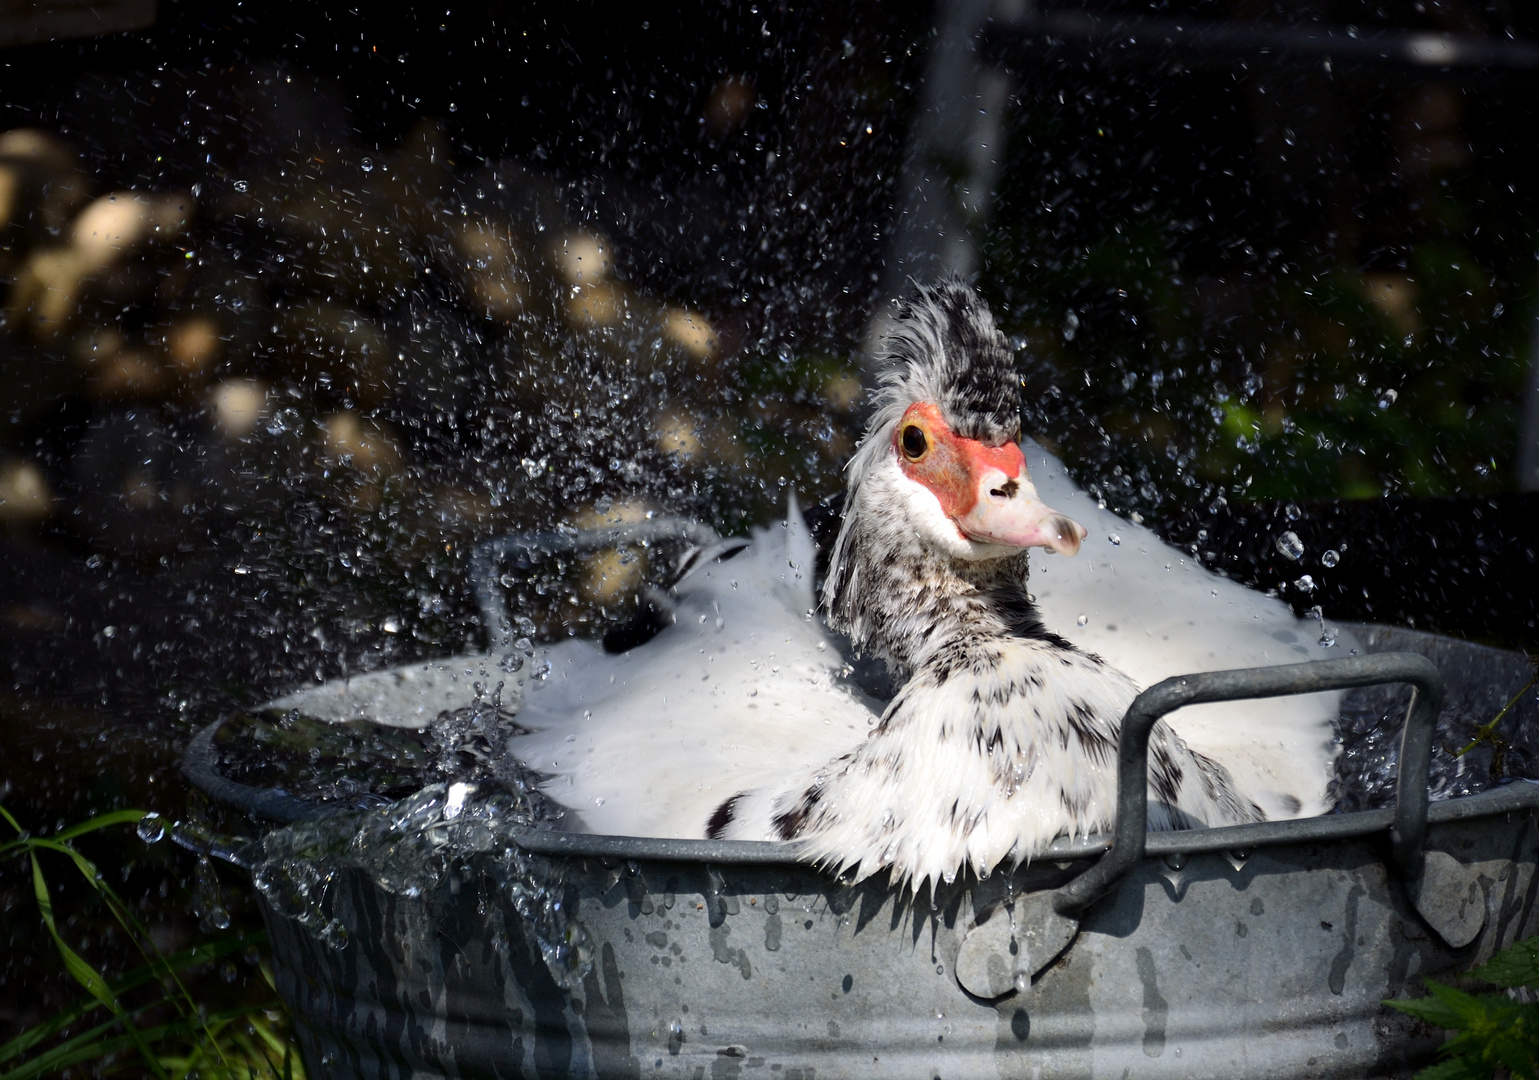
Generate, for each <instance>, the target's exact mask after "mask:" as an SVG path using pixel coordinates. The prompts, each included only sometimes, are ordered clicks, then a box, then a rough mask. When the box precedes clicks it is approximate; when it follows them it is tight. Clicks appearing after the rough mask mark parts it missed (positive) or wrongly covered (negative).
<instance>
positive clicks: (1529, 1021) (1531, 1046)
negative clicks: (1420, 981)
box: [1385, 938, 1539, 1080]
mask: <svg viewBox="0 0 1539 1080" xmlns="http://www.w3.org/2000/svg"><path fill="white" fill-rule="evenodd" d="M1469 977H1470V978H1471V979H1477V980H1479V981H1481V982H1487V983H1493V984H1495V985H1496V986H1500V987H1505V988H1506V989H1508V990H1511V991H1517V992H1518V993H1519V994H1524V995H1525V996H1514V995H1513V994H1511V993H1501V994H1470V993H1466V992H1465V991H1463V990H1459V989H1456V988H1454V987H1452V986H1448V985H1446V984H1444V983H1440V982H1438V981H1436V980H1435V979H1427V980H1425V981H1426V984H1427V996H1426V997H1424V998H1418V999H1416V1000H1414V1001H1387V1002H1385V1004H1386V1005H1389V1006H1390V1007H1391V1008H1394V1009H1398V1010H1399V1011H1400V1012H1403V1013H1406V1014H1408V1015H1410V1016H1414V1017H1416V1018H1417V1019H1418V1020H1425V1021H1426V1022H1427V1023H1429V1024H1432V1025H1433V1026H1435V1027H1440V1028H1446V1029H1448V1030H1449V1031H1452V1032H1454V1036H1453V1037H1452V1038H1451V1039H1449V1040H1448V1041H1447V1042H1446V1043H1444V1044H1443V1047H1442V1054H1443V1056H1444V1058H1445V1060H1443V1061H1440V1062H1438V1063H1437V1064H1436V1065H1431V1066H1429V1067H1427V1068H1425V1069H1423V1070H1421V1071H1420V1072H1419V1073H1417V1074H1416V1078H1417V1080H1490V1078H1491V1077H1493V1076H1496V1075H1498V1071H1499V1070H1505V1071H1506V1072H1507V1074H1508V1075H1510V1076H1512V1077H1514V1078H1517V1080H1533V1078H1534V1077H1535V1076H1539V1002H1535V1001H1532V1000H1528V998H1531V997H1532V994H1533V990H1534V989H1536V988H1539V938H1529V939H1528V940H1526V941H1519V942H1517V943H1516V944H1514V945H1512V946H1510V947H1508V948H1506V949H1503V950H1502V951H1501V952H1499V953H1497V954H1496V955H1495V956H1493V957H1491V959H1490V960H1487V961H1486V962H1485V963H1484V964H1482V965H1480V966H1479V967H1477V968H1474V969H1473V970H1471V971H1470V973H1469Z"/></svg>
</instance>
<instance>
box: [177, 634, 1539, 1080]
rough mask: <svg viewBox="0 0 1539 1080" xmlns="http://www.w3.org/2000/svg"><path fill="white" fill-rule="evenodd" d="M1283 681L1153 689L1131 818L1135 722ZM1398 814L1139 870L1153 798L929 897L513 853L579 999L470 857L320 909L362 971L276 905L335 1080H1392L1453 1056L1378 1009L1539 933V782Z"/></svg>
mask: <svg viewBox="0 0 1539 1080" xmlns="http://www.w3.org/2000/svg"><path fill="white" fill-rule="evenodd" d="M1360 633H1361V635H1362V638H1363V640H1364V641H1365V642H1366V644H1367V647H1368V648H1369V649H1370V650H1384V649H1388V648H1394V649H1406V648H1412V649H1414V650H1415V651H1417V652H1422V653H1431V654H1434V655H1436V656H1437V658H1438V662H1439V663H1438V666H1439V667H1441V669H1442V674H1443V676H1444V678H1445V679H1446V680H1447V682H1448V683H1449V684H1450V685H1451V686H1452V688H1453V691H1454V694H1455V696H1456V697H1457V696H1459V695H1461V694H1462V695H1466V696H1469V695H1473V696H1476V697H1479V696H1482V695H1484V696H1485V697H1490V695H1491V692H1492V691H1491V689H1490V688H1491V685H1492V683H1493V680H1496V681H1500V680H1501V679H1503V678H1505V677H1507V676H1511V675H1513V674H1515V673H1521V671H1522V666H1523V665H1522V658H1521V657H1515V656H1514V655H1512V654H1506V653H1500V652H1497V651H1495V650H1488V649H1482V648H1480V647H1477V646H1467V645H1463V644H1461V643H1456V642H1449V641H1447V640H1446V639H1438V638H1434V637H1431V636H1430V635H1421V634H1416V633H1414V632H1408V631H1386V630H1383V629H1381V628H1372V627H1365V628H1360ZM1354 663H1357V662H1356V661H1351V662H1347V663H1346V664H1345V665H1342V664H1338V665H1336V666H1335V669H1334V670H1336V671H1337V673H1338V676H1339V678H1340V679H1343V680H1344V683H1343V684H1349V685H1362V684H1363V683H1365V682H1370V681H1377V680H1379V679H1380V678H1382V677H1384V676H1385V674H1386V672H1385V670H1380V669H1375V668H1374V667H1373V664H1374V663H1377V660H1376V658H1374V657H1367V658H1363V662H1362V663H1358V666H1357V668H1353V664H1354ZM1396 665H1398V666H1396ZM1329 666H1330V665H1320V664H1316V665H1310V667H1311V668H1314V669H1322V668H1326V667H1329ZM1381 667H1382V665H1381ZM1390 667H1391V668H1393V670H1391V671H1389V672H1388V675H1389V676H1391V677H1393V678H1396V679H1399V678H1412V679H1419V680H1421V682H1422V688H1421V690H1420V691H1418V693H1417V695H1416V699H1417V705H1416V706H1414V707H1413V710H1412V712H1413V721H1414V717H1415V714H1416V713H1417V711H1418V710H1419V711H1420V713H1421V719H1420V721H1419V722H1413V723H1412V724H1411V725H1410V728H1415V727H1417V725H1418V723H1419V724H1420V734H1419V735H1418V734H1415V733H1414V732H1413V735H1412V737H1411V738H1408V739H1407V740H1406V742H1405V744H1404V745H1403V748H1402V760H1403V761H1404V762H1405V763H1406V764H1407V765H1408V766H1410V767H1411V768H1410V769H1408V770H1406V772H1407V774H1410V773H1415V774H1416V775H1420V776H1424V775H1425V768H1426V760H1427V759H1426V756H1425V749H1426V745H1427V743H1428V742H1429V741H1430V736H1431V727H1430V725H1431V718H1432V716H1433V715H1434V714H1435V711H1436V710H1435V704H1436V703H1435V700H1433V699H1435V697H1436V695H1437V693H1438V688H1437V687H1436V686H1434V685H1431V684H1430V683H1428V682H1427V681H1426V679H1427V669H1429V668H1430V667H1431V665H1426V664H1425V662H1422V667H1420V668H1418V667H1417V665H1416V663H1415V661H1414V659H1403V660H1397V661H1394V662H1392V663H1391V664H1390ZM1348 669H1351V670H1348ZM1268 670H1270V671H1271V672H1273V673H1274V674H1273V675H1266V674H1264V673H1263V674H1261V675H1259V676H1258V675H1257V674H1256V673H1250V674H1247V675H1245V676H1244V677H1243V678H1241V679H1240V683H1244V685H1239V684H1236V683H1234V681H1233V680H1231V683H1230V684H1228V685H1217V684H1214V683H1212V682H1206V683H1205V682H1204V678H1206V677H1193V679H1192V680H1190V681H1189V682H1186V683H1184V685H1178V686H1173V687H1170V686H1168V687H1166V689H1165V690H1164V691H1162V692H1163V693H1164V694H1165V697H1166V699H1165V700H1163V701H1161V700H1153V698H1158V696H1159V695H1157V694H1155V691H1154V690H1151V691H1149V692H1146V694H1145V695H1144V697H1143V698H1141V699H1140V701H1141V702H1145V706H1146V707H1145V709H1144V712H1145V715H1144V717H1143V720H1142V721H1139V720H1138V719H1137V718H1135V717H1134V715H1133V713H1136V712H1138V710H1139V706H1137V705H1135V708H1134V710H1133V712H1130V716H1129V721H1128V722H1127V723H1126V724H1125V729H1126V730H1127V731H1132V732H1134V735H1133V736H1128V735H1125V737H1124V742H1123V757H1124V761H1123V766H1124V769H1125V772H1124V778H1125V779H1124V782H1123V790H1124V792H1133V788H1134V787H1137V786H1138V783H1137V779H1138V778H1141V777H1142V775H1143V772H1142V769H1143V764H1142V749H1141V747H1139V746H1138V745H1130V744H1136V743H1137V742H1138V739H1137V736H1136V729H1137V728H1139V727H1140V723H1141V724H1142V728H1143V731H1144V732H1145V733H1146V732H1147V729H1148V726H1149V725H1150V724H1152V723H1153V722H1154V719H1156V718H1157V717H1158V715H1159V714H1160V711H1161V710H1162V709H1167V708H1170V707H1173V706H1174V705H1176V704H1179V703H1180V702H1181V701H1182V700H1195V699H1194V698H1193V694H1198V695H1200V694H1202V693H1223V694H1226V695H1227V696H1241V697H1243V696H1257V694H1256V691H1257V686H1258V685H1259V684H1258V683H1256V682H1255V679H1256V678H1258V677H1259V678H1260V679H1262V681H1263V682H1265V680H1266V679H1268V678H1270V679H1272V681H1273V682H1277V677H1276V676H1275V672H1277V671H1279V670H1281V669H1268ZM1343 673H1344V674H1343ZM1431 678H1432V680H1433V681H1434V682H1435V681H1436V672H1435V671H1433V674H1432V676H1431ZM1247 679H1249V680H1251V681H1250V682H1246V680H1247ZM1220 682H1222V679H1220ZM1162 686H1165V684H1162ZM1237 687H1238V689H1239V690H1242V691H1245V692H1243V693H1238V692H1235V691H1236V689H1237ZM1311 688H1318V687H1311ZM1155 690H1159V688H1155ZM1262 690H1263V692H1276V691H1275V688H1274V689H1273V690H1270V691H1268V690H1266V688H1265V687H1263V688H1262ZM1498 690H1499V688H1498ZM1151 695H1153V698H1151ZM1151 702H1152V704H1151ZM1410 728H1408V730H1410ZM1418 738H1419V739H1420V740H1421V751H1420V754H1419V755H1418V751H1417V747H1416V746H1415V745H1414V744H1415V743H1416V741H1417V739H1418ZM199 754H200V752H199V749H198V747H197V746H196V745H195V746H194V747H193V749H192V751H190V753H189V757H188V760H187V769H188V772H189V775H191V776H192V777H193V778H194V780H195V781H196V782H197V783H199V785H200V786H202V787H204V788H205V789H206V790H208V791H210V793H211V794H214V795H215V796H216V797H217V798H220V799H222V800H224V801H226V802H227V803H230V804H233V805H235V806H240V807H244V808H246V809H249V810H253V811H258V812H262V813H265V814H267V815H269V816H275V817H292V816H298V815H302V814H303V813H305V812H306V811H305V810H304V809H303V808H300V807H294V806H292V805H289V804H287V803H285V802H284V798H285V797H283V796H281V795H278V794H276V793H273V792H258V791H254V790H253V789H249V788H246V789H240V788H239V786H238V785H230V784H229V783H228V782H226V781H223V780H222V779H221V778H220V777H218V776H217V774H216V773H215V772H214V770H212V769H211V768H210V767H209V762H208V760H207V758H206V756H205V757H201V758H200V756H199ZM1418 762H1419V767H1418ZM1127 777H1133V778H1134V779H1135V782H1134V783H1128V782H1127V780H1126V778H1127ZM1408 789H1409V790H1408V791H1403V792H1402V793H1403V794H1405V795H1406V796H1407V797H1406V798H1405V799H1404V800H1402V802H1401V804H1400V805H1399V806H1398V807H1397V809H1396V810H1395V811H1390V810H1378V811H1369V812H1365V813H1360V814H1350V815H1333V816H1327V817H1322V818H1316V819H1311V820H1307V821H1301V822H1283V823H1275V824H1267V825H1259V826H1243V827H1237V828H1230V829H1213V830H1203V831H1197V832H1189V833H1174V834H1172V833H1165V834H1149V835H1148V837H1147V842H1146V843H1140V842H1139V841H1142V840H1143V839H1144V837H1143V833H1142V822H1141V821H1137V822H1133V821H1130V820H1129V819H1130V818H1132V817H1136V816H1139V815H1136V814H1133V813H1132V812H1131V808H1132V807H1134V806H1137V807H1140V808H1141V806H1142V793H1141V790H1139V791H1137V792H1133V794H1130V795H1129V797H1128V800H1127V801H1126V803H1127V804H1126V805H1124V806H1123V807H1122V816H1121V818H1120V819H1119V832H1118V840H1117V843H1116V844H1115V846H1114V847H1113V852H1112V854H1110V855H1107V854H1106V852H1107V847H1108V844H1107V841H1106V840H1105V839H1092V840H1089V841H1084V842H1080V843H1073V844H1070V843H1062V844H1060V845H1059V846H1058V847H1057V848H1055V850H1054V851H1053V852H1052V853H1051V854H1050V855H1049V857H1048V858H1047V859H1044V860H1039V861H1037V862H1035V863H1033V864H1032V865H1031V866H1029V867H1025V868H1022V869H1021V870H1019V871H1018V872H1016V873H1014V874H1003V873H1001V874H998V875H995V876H994V877H993V878H990V879H988V880H985V881H977V880H971V879H969V880H966V881H961V882H958V883H957V884H956V885H955V886H952V887H949V888H942V889H941V890H940V892H939V894H938V895H937V896H936V897H934V898H933V899H932V898H931V897H929V896H928V895H926V896H924V897H921V898H920V899H919V900H918V901H915V900H914V899H913V898H912V897H905V896H903V895H900V894H898V893H896V892H894V891H893V890H892V889H890V888H888V887H887V886H886V885H885V883H883V882H879V881H868V882H865V883H862V884H860V885H855V886H851V885H848V884H844V883H841V882H839V881H838V880H836V879H834V878H832V877H830V876H829V875H827V874H824V873H821V872H819V871H818V870H816V869H815V868H812V867H810V866H808V865H806V864H803V863H800V862H797V861H796V860H795V858H794V851H793V850H789V849H787V848H786V847H785V846H783V845H773V844H749V843H724V842H710V841H660V840H644V839H634V838H620V837H596V836H580V835H573V834H562V833H549V832H545V833H538V832H536V833H527V834H523V835H521V836H519V837H518V838H517V840H516V842H517V844H518V845H519V847H520V848H522V849H523V851H524V852H526V853H528V854H530V855H532V856H535V857H537V858H540V859H548V860H551V862H552V863H553V864H556V865H560V866H561V867H563V868H564V870H565V880H566V896H565V905H566V909H567V911H568V913H569V914H571V915H572V916H574V917H575V918H576V919H577V920H578V921H579V922H580V923H581V924H582V925H583V927H585V929H586V931H587V933H588V934H589V935H590V936H591V939H592V942H593V957H594V964H593V967H592V970H591V972H589V973H588V974H587V975H586V976H585V977H584V978H583V979H582V981H581V984H580V985H578V986H574V987H572V988H570V989H563V988H562V987H561V986H560V985H559V984H558V983H557V982H556V980H555V979H554V977H553V976H552V974H551V971H550V969H549V968H547V966H546V965H545V963H544V961H543V960H542V958H541V952H540V949H539V946H538V943H537V942H536V941H535V939H534V936H533V934H532V933H531V932H530V928H529V926H528V925H527V924H526V922H525V920H524V919H523V918H522V917H521V916H520V915H519V914H518V913H517V911H516V910H515V909H514V907H513V905H512V904H511V903H510V902H509V901H508V900H507V898H506V895H505V893H504V892H503V891H502V890H501V889H500V888H498V887H497V885H496V875H495V874H494V873H492V872H491V870H490V868H489V867H487V866H484V865H480V864H478V862H477V860H476V859H474V858H472V859H469V860H466V861H465V862H464V864H463V865H461V866H459V867H457V869H456V872H455V873H454V874H452V875H450V876H449V877H448V878H447V879H446V880H445V882H444V883H443V884H442V886H441V887H439V888H437V889H435V890H431V891H429V892H426V893H424V894H422V895H418V896H412V897H408V896H403V895H396V894H392V893H390V892H387V891H385V890H384V889H381V888H380V887H378V886H377V885H376V884H375V883H374V881H373V880H371V878H370V877H369V876H368V875H366V874H365V873H363V872H362V871H354V872H349V873H346V874H343V875H341V876H340V877H339V878H338V879H337V880H336V881H334V882H333V884H332V886H331V888H330V889H329V890H328V892H327V895H326V898H325V904H326V914H327V915H328V916H329V917H332V918H335V919H337V920H340V922H341V924H343V925H345V926H346V927H347V928H348V929H349V931H350V938H351V943H350V944H349V945H348V946H347V947H346V948H344V949H341V950H337V949H334V948H331V947H329V946H328V945H327V944H325V943H324V942H323V941H322V940H321V939H320V938H319V937H317V936H316V935H315V934H314V933H313V932H311V931H310V930H307V929H305V928H304V927H302V926H301V925H299V924H298V923H297V922H295V921H294V920H292V919H288V918H285V917H284V916H282V915H280V914H278V913H277V912H276V911H274V910H273V909H272V908H271V907H267V908H266V909H265V910H266V916H267V920H268V926H269V930H270V933H271V940H272V945H273V950H274V954H275V959H276V972H277V977H278V987H279V990H280V992H281V993H282V995H283V996H284V998H285V1000H286V1001H287V1002H288V1003H289V1004H290V1006H291V1008H292V1010H293V1013H294V1016H295V1019H296V1022H297V1025H298V1028H299V1031H300V1035H301V1039H302V1043H303V1046H304V1048H305V1053H306V1057H307V1063H308V1064H309V1066H310V1067H311V1069H312V1070H313V1071H314V1073H315V1074H316V1075H325V1076H335V1077H352V1076H359V1077H363V1076H369V1077H375V1076H380V1077H387V1076H388V1077H407V1076H412V1077H436V1076H462V1077H470V1076H476V1077H480V1076H487V1077H491V1076H529V1077H553V1076H582V1077H587V1076H593V1077H620V1076H638V1077H639V1076H644V1075H645V1076H652V1075H660V1076H684V1077H704V1076H706V1075H710V1076H712V1077H717V1076H728V1075H744V1074H745V1071H746V1073H747V1074H748V1075H752V1074H753V1073H754V1072H757V1071H758V1070H761V1069H762V1070H763V1075H776V1074H780V1075H783V1076H786V1077H804V1078H810V1077H812V1076H814V1075H815V1076H819V1077H866V1076H871V1077H876V1076H924V1077H932V1076H939V1077H947V1078H950V1077H957V1076H969V1077H971V1076H1053V1077H1058V1076H1086V1077H1102V1076H1107V1077H1123V1076H1138V1077H1164V1076H1170V1077H1202V1076H1207V1077H1302V1076H1310V1077H1354V1078H1356V1077H1365V1076H1387V1075H1399V1074H1403V1073H1405V1072H1407V1071H1408V1070H1410V1069H1412V1068H1414V1067H1415V1066H1417V1065H1418V1064H1423V1063H1425V1062H1427V1061H1428V1060H1430V1058H1431V1055H1432V1051H1433V1050H1434V1048H1435V1047H1436V1046H1437V1045H1438V1044H1439V1043H1440V1042H1441V1041H1442V1035H1441V1034H1440V1033H1438V1032H1436V1031H1432V1030H1429V1029H1427V1028H1425V1027H1424V1026H1422V1025H1420V1024H1419V1023H1417V1022H1416V1021H1413V1020H1411V1019H1410V1018H1408V1017H1405V1016H1403V1015H1401V1014H1399V1013H1396V1012H1393V1011H1391V1010H1389V1009H1386V1008H1384V1007H1383V1005H1382V1001H1383V1000H1384V999H1385V998H1388V997H1397V996H1405V995H1408V994H1415V993H1417V992H1418V991H1419V989H1420V980H1421V978H1422V977H1423V976H1427V975H1434V976H1437V975H1444V976H1446V975H1448V974H1450V973H1453V972H1458V971H1461V970H1464V969H1467V968H1468V967H1470V966H1472V965H1474V964H1476V963H1478V962H1480V961H1481V960H1483V959H1485V958H1486V957H1488V956H1489V955H1491V954H1492V953H1493V952H1494V951H1496V950H1497V949H1499V948H1501V947H1504V946H1506V945H1508V944H1510V943H1511V942H1513V941H1515V940H1517V939H1518V938H1520V937H1523V936H1526V935H1528V934H1531V933H1533V932H1534V931H1535V929H1536V928H1539V927H1536V925H1535V923H1536V920H1539V914H1536V912H1535V903H1534V901H1535V897H1536V893H1539V881H1536V877H1535V869H1536V863H1539V785H1531V784H1527V783H1517V784H1512V785H1508V786H1505V787H1502V788H1498V789H1495V790H1491V791H1488V792H1485V793H1483V794H1480V795H1477V796H1472V797H1469V798H1464V799H1455V800H1449V801H1446V802H1441V803H1434V804H1432V805H1431V806H1430V808H1429V807H1427V804H1426V802H1425V787H1424V786H1423V785H1421V784H1410V785H1408ZM1418 792H1419V793H1420V799H1419V800H1418V798H1417V797H1416V793H1418ZM1135 796H1136V797H1135ZM289 803H292V800H289ZM1423 813H1424V814H1425V832H1424V834H1423V833H1422V832H1421V828H1422V826H1420V825H1419V824H1418V818H1419V815H1420V814H1423ZM1134 826H1136V835H1135V831H1134Z"/></svg>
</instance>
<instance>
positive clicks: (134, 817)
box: [48, 810, 149, 842]
mask: <svg viewBox="0 0 1539 1080" xmlns="http://www.w3.org/2000/svg"><path fill="white" fill-rule="evenodd" d="M147 813H149V811H147V810H113V811H112V812H111V813H107V814H98V815H96V816H95V817H94V818H91V819H90V820H88V821H82V822H80V823H79V824H77V825H71V826H70V827H69V828H67V829H61V830H60V831H59V832H56V833H54V834H53V835H52V836H50V837H49V838H48V839H50V840H57V841H60V842H63V841H65V840H73V839H74V838H75V837H77V836H83V835H85V834H86V833H92V832H96V831H98V830H100V829H106V828H110V827H112V826H113V825H133V824H137V823H138V821H139V820H140V819H141V818H143V817H144V816H145V814H147Z"/></svg>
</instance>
